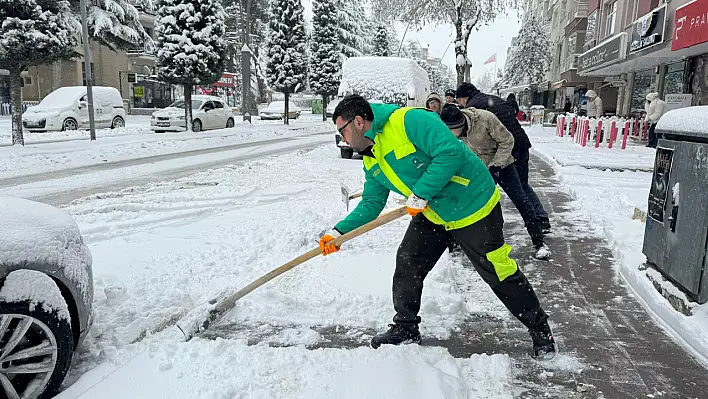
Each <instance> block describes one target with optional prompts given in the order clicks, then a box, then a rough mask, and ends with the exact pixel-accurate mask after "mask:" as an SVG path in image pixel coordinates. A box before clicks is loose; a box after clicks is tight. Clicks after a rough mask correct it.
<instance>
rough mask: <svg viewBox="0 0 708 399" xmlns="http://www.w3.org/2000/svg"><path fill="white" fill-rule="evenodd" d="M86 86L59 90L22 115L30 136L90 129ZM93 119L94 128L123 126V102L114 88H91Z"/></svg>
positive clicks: (67, 87) (23, 123)
mask: <svg viewBox="0 0 708 399" xmlns="http://www.w3.org/2000/svg"><path fill="white" fill-rule="evenodd" d="M86 93H87V89H86V86H66V87H60V88H58V89H56V90H54V91H53V92H51V93H49V94H48V95H47V96H46V97H44V98H43V99H42V101H40V103H39V104H37V105H35V106H33V107H29V108H27V110H25V112H24V113H23V114H22V126H23V127H24V128H25V130H28V131H30V132H46V131H59V130H77V129H88V128H89V111H88V102H87V94H86ZM93 110H94V111H93V115H94V123H95V126H96V127H97V128H111V129H116V128H120V127H124V126H125V108H124V106H123V98H122V97H121V95H120V92H119V91H118V89H116V88H115V87H103V86H94V87H93Z"/></svg>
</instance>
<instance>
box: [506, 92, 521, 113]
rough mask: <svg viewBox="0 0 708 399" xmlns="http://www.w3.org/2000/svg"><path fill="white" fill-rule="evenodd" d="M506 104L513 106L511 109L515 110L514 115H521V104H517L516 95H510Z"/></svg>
mask: <svg viewBox="0 0 708 399" xmlns="http://www.w3.org/2000/svg"><path fill="white" fill-rule="evenodd" d="M506 102H508V103H509V105H511V108H513V109H514V115H517V114H518V113H519V103H518V102H516V95H515V94H514V93H509V95H508V96H506Z"/></svg>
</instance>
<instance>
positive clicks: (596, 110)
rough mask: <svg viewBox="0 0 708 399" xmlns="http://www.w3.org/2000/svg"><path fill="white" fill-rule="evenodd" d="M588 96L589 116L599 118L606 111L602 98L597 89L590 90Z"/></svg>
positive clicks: (586, 94)
mask: <svg viewBox="0 0 708 399" xmlns="http://www.w3.org/2000/svg"><path fill="white" fill-rule="evenodd" d="M585 96H586V97H587V98H588V117H589V118H599V117H601V116H602V114H603V113H604V112H605V111H604V109H603V105H602V99H601V98H600V96H598V95H597V93H596V92H595V90H588V91H587V93H585Z"/></svg>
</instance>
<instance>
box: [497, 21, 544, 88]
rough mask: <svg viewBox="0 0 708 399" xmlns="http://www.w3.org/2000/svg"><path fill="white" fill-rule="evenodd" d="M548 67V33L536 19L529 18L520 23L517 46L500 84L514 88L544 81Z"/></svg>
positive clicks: (505, 67)
mask: <svg viewBox="0 0 708 399" xmlns="http://www.w3.org/2000/svg"><path fill="white" fill-rule="evenodd" d="M550 67H551V44H550V41H549V40H548V32H546V30H545V29H543V26H542V25H541V23H540V22H539V21H538V20H537V19H535V18H529V19H527V20H525V21H524V22H523V23H522V25H521V30H520V31H519V39H518V42H517V45H516V46H515V47H514V48H513V49H512V50H511V54H509V59H508V60H507V62H506V65H505V66H504V77H503V79H502V80H503V82H502V84H503V85H504V86H507V87H514V86H521V85H527V84H531V83H538V82H541V81H544V80H546V72H548V69H549V68H550Z"/></svg>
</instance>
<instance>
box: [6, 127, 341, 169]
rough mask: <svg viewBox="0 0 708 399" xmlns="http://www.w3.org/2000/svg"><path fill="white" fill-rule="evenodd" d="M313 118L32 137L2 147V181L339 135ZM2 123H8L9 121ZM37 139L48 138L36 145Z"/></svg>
mask: <svg viewBox="0 0 708 399" xmlns="http://www.w3.org/2000/svg"><path fill="white" fill-rule="evenodd" d="M309 116H311V118H309V119H307V118H306V119H302V120H295V121H291V125H290V126H289V127H288V126H285V125H283V124H282V122H280V123H279V124H278V123H267V122H265V121H254V123H253V124H248V123H240V124H237V125H236V126H235V127H233V128H231V129H217V130H209V131H205V132H200V133H159V134H157V133H153V132H152V131H150V125H149V119H145V117H131V118H130V119H128V121H127V122H126V123H127V127H126V128H125V129H116V130H115V131H111V130H110V129H101V130H99V131H98V133H97V139H96V141H93V142H92V141H90V140H86V139H85V138H86V137H88V131H79V132H51V133H41V134H39V133H37V134H32V135H31V136H30V139H28V143H30V144H27V145H25V146H24V147H23V146H17V145H15V146H6V147H0V178H7V177H14V176H23V175H28V174H35V173H41V172H49V171H56V170H62V169H69V168H76V167H81V166H87V165H95V164H103V163H107V162H116V161H122V160H128V159H137V158H144V157H150V156H155V155H163V154H172V153H180V152H185V151H193V150H200V149H206V148H218V147H224V146H229V145H234V144H239V143H246V142H250V141H254V140H264V139H272V138H283V139H288V138H290V137H294V136H303V135H312V134H318V133H326V132H330V131H331V132H334V128H333V125H332V123H331V122H322V121H321V119H318V118H317V117H318V116H317V115H309ZM0 121H5V122H8V121H9V119H8V118H2V119H0ZM9 126H10V125H9V123H7V126H5V127H3V126H2V124H1V123H0V137H2V134H5V135H8V136H9V134H10V130H9ZM38 135H46V138H42V139H41V140H43V141H45V142H34V144H31V143H32V142H33V140H35V137H36V136H38Z"/></svg>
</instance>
